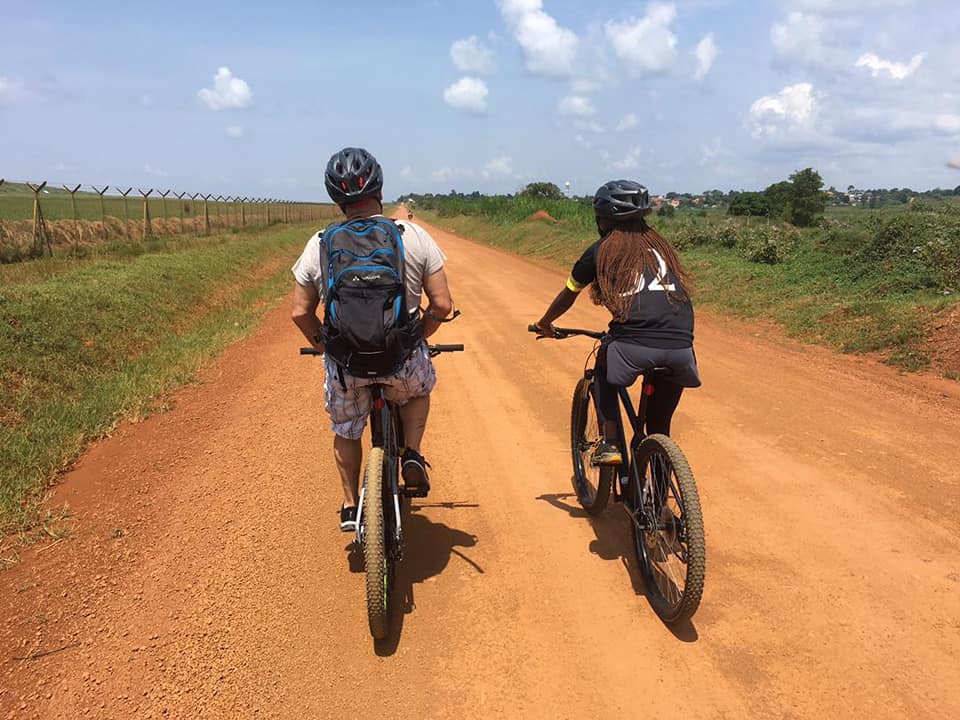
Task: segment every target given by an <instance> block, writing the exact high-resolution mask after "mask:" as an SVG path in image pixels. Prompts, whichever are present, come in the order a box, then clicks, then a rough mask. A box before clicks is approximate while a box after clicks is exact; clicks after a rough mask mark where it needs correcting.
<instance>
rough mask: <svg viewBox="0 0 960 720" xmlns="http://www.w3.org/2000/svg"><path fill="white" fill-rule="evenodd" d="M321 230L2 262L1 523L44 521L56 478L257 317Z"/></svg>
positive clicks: (9, 526)
mask: <svg viewBox="0 0 960 720" xmlns="http://www.w3.org/2000/svg"><path fill="white" fill-rule="evenodd" d="M312 231H313V228H311V227H309V226H292V227H290V226H288V227H285V228H283V229H276V228H274V229H270V230H266V231H262V232H256V233H254V232H248V233H243V234H230V235H223V236H219V237H211V238H205V239H197V238H179V239H167V240H165V241H157V242H156V244H154V245H151V246H143V245H142V244H132V245H129V246H125V245H123V244H114V245H113V246H111V247H109V248H108V247H104V248H100V249H98V255H97V256H95V257H89V258H86V259H83V260H80V261H75V260H72V261H67V260H65V259H63V258H52V259H48V260H40V261H34V262H27V263H21V264H17V265H9V266H5V267H0V531H2V532H10V531H25V530H27V529H29V528H30V527H31V526H33V525H35V524H36V523H37V522H38V517H39V516H38V513H37V500H38V499H39V497H40V496H41V494H42V492H43V490H44V488H45V487H46V486H47V485H48V483H49V482H50V481H51V479H52V478H54V477H55V475H56V473H57V472H58V471H60V470H62V469H63V468H65V467H67V466H69V464H70V463H71V462H72V461H73V460H75V459H76V458H77V457H78V456H79V455H80V454H81V453H82V452H83V450H84V449H85V447H86V446H87V445H88V444H89V442H90V441H91V440H92V439H95V438H97V437H99V436H102V435H103V434H104V433H106V432H108V431H109V430H110V429H111V428H112V427H114V426H115V425H116V423H117V422H118V421H119V420H121V419H122V418H124V417H136V416H142V415H145V414H149V413H151V412H154V411H155V410H156V409H158V408H159V407H162V405H163V402H164V401H163V398H164V395H165V393H167V392H169V391H170V390H171V389H173V388H175V387H177V386H179V385H182V384H183V383H185V382H189V381H190V380H191V379H192V378H193V377H194V376H195V374H196V372H197V370H198V368H200V367H201V366H202V365H203V364H204V363H206V362H207V361H209V359H210V358H211V357H213V356H214V355H215V354H216V353H218V352H219V351H220V350H222V348H224V347H225V346H226V345H227V344H229V343H231V342H233V341H235V340H237V339H238V338H240V337H241V336H243V334H244V333H246V332H247V331H249V330H250V329H251V328H252V327H254V326H255V324H256V323H257V321H258V320H259V319H260V318H261V317H262V315H263V314H264V312H265V311H266V309H267V308H268V307H270V306H271V305H273V304H275V303H276V301H278V300H279V299H280V298H281V297H282V296H283V295H284V294H285V293H286V292H287V291H288V290H289V287H290V273H289V266H290V265H291V264H292V262H293V260H294V259H295V258H296V256H297V254H298V253H299V251H300V250H301V249H302V247H303V244H304V242H305V240H306V238H307V237H308V235H309V233H310V232H312Z"/></svg>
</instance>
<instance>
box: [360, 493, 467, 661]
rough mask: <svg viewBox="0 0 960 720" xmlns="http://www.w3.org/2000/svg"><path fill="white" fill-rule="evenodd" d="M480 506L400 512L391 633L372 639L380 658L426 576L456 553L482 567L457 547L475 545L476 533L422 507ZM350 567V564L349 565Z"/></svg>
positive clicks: (393, 642) (395, 641)
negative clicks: (401, 547)
mask: <svg viewBox="0 0 960 720" xmlns="http://www.w3.org/2000/svg"><path fill="white" fill-rule="evenodd" d="M475 507H479V505H477V504H476V503H464V502H440V503H418V504H416V505H413V506H411V507H410V508H409V509H408V510H406V511H405V512H404V515H403V537H404V544H405V547H404V551H403V561H402V562H400V563H399V564H398V565H397V577H396V583H395V585H394V588H393V593H394V595H393V597H394V600H393V602H392V606H393V616H392V617H391V620H390V634H389V635H387V637H386V638H384V639H383V640H380V641H377V642H374V651H375V652H376V654H377V655H379V656H381V657H389V656H390V655H393V654H394V653H395V652H396V651H397V647H398V646H399V644H400V636H401V634H402V632H403V619H404V616H405V615H407V614H409V613H412V612H413V611H414V610H415V609H416V606H417V605H416V600H415V597H414V586H415V585H417V584H418V583H422V582H424V581H425V580H428V579H429V578H432V577H436V576H438V575H440V574H441V573H442V572H443V571H444V570H445V569H446V567H447V565H448V564H449V562H450V557H451V556H452V555H456V556H458V557H459V558H461V559H462V560H463V561H464V562H466V563H467V565H469V566H470V567H471V568H473V569H474V570H475V571H476V572H477V573H480V574H482V573H483V568H482V567H481V566H480V565H478V564H477V563H476V562H475V561H474V560H472V559H470V557H469V556H468V555H467V554H466V553H464V552H462V551H460V550H458V549H457V548H470V547H473V546H474V545H476V544H477V536H476V535H471V534H470V533H467V532H464V531H463V530H458V529H457V528H452V527H449V526H448V525H444V524H443V523H440V522H434V521H433V520H431V519H430V518H428V517H427V516H426V515H424V514H423V512H422V511H423V510H424V509H426V508H431V509H434V508H438V509H447V510H457V509H460V508H475ZM355 554H357V555H358V559H359V568H360V570H359V571H360V572H363V556H362V554H361V553H359V552H358V551H357V552H356V553H355ZM351 570H353V565H352V564H351Z"/></svg>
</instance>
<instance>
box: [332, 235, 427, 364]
mask: <svg viewBox="0 0 960 720" xmlns="http://www.w3.org/2000/svg"><path fill="white" fill-rule="evenodd" d="M402 233H403V231H402V229H401V228H400V227H399V226H398V225H397V224H396V223H394V222H393V221H392V220H388V219H386V218H382V217H374V218H363V219H359V220H348V221H346V222H343V223H339V224H337V225H332V226H330V227H328V228H327V229H326V230H325V231H324V233H323V236H322V237H321V239H320V261H321V268H322V272H323V283H324V288H325V301H324V306H325V311H326V312H325V317H324V322H323V333H322V339H323V343H324V346H325V348H326V353H327V355H329V356H330V358H331V359H332V360H333V361H334V362H335V363H336V364H337V365H338V366H339V367H340V369H341V370H342V371H344V372H346V373H347V374H348V375H354V376H357V377H384V376H388V375H393V374H394V373H396V372H397V371H398V370H399V369H400V368H401V367H402V366H403V363H404V362H405V361H406V360H407V358H408V357H409V356H410V353H411V352H412V351H413V349H414V348H415V347H416V346H417V345H418V344H419V343H420V340H421V338H422V329H421V324H420V321H419V313H414V314H412V315H411V314H410V313H409V312H408V311H407V302H406V291H405V286H404V278H405V274H404V269H405V257H404V251H403V237H402Z"/></svg>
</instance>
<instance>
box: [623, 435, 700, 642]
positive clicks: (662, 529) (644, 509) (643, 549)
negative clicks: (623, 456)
mask: <svg viewBox="0 0 960 720" xmlns="http://www.w3.org/2000/svg"><path fill="white" fill-rule="evenodd" d="M627 503H628V512H629V513H630V515H631V519H632V520H633V522H632V526H633V546H634V551H635V552H636V556H637V562H638V564H639V566H640V572H641V574H642V575H643V579H644V583H645V584H646V588H647V599H648V600H649V601H650V605H651V606H653V609H654V612H656V613H657V615H659V616H660V618H661V619H662V620H663V621H664V622H665V623H668V624H674V623H679V622H683V621H684V620H689V619H690V618H691V617H693V614H694V613H695V612H696V611H697V608H698V607H699V606H700V598H701V597H702V595H703V582H704V575H705V572H706V545H705V539H704V532H703V514H702V512H701V509H700V495H699V494H698V492H697V486H696V483H695V482H694V480H693V472H692V471H691V470H690V465H689V463H687V459H686V457H684V455H683V452H682V451H681V450H680V447H679V446H678V445H677V444H676V443H675V442H674V441H673V440H671V439H670V438H669V437H667V436H666V435H648V436H647V437H646V438H644V439H643V441H642V442H641V443H640V444H639V446H638V447H637V448H636V452H635V454H634V458H633V463H632V464H631V472H630V487H629V489H628V491H627Z"/></svg>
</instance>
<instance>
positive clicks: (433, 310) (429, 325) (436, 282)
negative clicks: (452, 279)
mask: <svg viewBox="0 0 960 720" xmlns="http://www.w3.org/2000/svg"><path fill="white" fill-rule="evenodd" d="M423 292H424V293H425V294H426V296H427V301H428V304H427V309H426V310H424V312H423V337H424V338H428V337H430V336H431V335H433V334H434V333H435V332H436V331H437V330H438V329H439V328H440V325H441V322H442V321H443V320H445V319H447V317H448V316H449V315H450V313H452V312H453V298H452V297H450V287H449V286H448V285H447V274H446V273H445V272H444V270H443V268H442V267H441V268H440V269H439V270H437V271H436V272H433V273H430V274H429V275H427V276H425V277H424V278H423Z"/></svg>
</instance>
